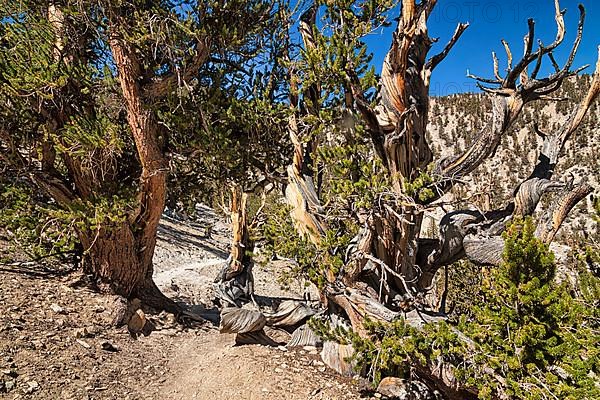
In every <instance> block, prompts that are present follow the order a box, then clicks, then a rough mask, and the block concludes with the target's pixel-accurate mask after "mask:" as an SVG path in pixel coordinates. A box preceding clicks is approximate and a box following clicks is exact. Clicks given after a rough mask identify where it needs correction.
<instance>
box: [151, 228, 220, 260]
mask: <svg viewBox="0 0 600 400" xmlns="http://www.w3.org/2000/svg"><path fill="white" fill-rule="evenodd" d="M192 229H193V228H190V229H189V230H184V229H181V228H178V227H176V226H174V225H172V224H166V223H161V224H160V225H159V227H158V236H159V238H160V239H162V240H165V241H167V242H169V243H172V244H186V245H191V246H194V247H198V248H200V249H202V250H204V251H206V252H208V253H210V254H212V255H214V256H216V257H218V258H223V259H225V258H227V255H228V253H227V252H226V251H224V250H221V249H219V248H217V247H215V246H211V245H210V244H209V243H207V242H209V241H210V236H209V235H206V234H201V233H200V232H199V231H197V230H196V232H191V230H192Z"/></svg>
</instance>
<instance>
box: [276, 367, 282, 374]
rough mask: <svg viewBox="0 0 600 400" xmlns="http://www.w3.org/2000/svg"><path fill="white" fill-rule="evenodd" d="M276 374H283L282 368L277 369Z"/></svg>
mask: <svg viewBox="0 0 600 400" xmlns="http://www.w3.org/2000/svg"><path fill="white" fill-rule="evenodd" d="M275 372H276V373H278V374H282V373H283V370H282V369H281V368H275Z"/></svg>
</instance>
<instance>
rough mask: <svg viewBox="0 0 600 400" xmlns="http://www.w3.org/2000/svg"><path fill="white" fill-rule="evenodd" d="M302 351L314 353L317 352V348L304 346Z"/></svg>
mask: <svg viewBox="0 0 600 400" xmlns="http://www.w3.org/2000/svg"><path fill="white" fill-rule="evenodd" d="M303 349H304V350H306V351H316V350H317V348H316V347H315V346H304V347H303Z"/></svg>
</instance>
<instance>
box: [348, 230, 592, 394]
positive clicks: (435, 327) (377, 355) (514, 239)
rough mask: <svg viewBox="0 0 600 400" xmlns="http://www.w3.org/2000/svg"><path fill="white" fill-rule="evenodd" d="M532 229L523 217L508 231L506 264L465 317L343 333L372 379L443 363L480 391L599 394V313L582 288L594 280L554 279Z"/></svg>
mask: <svg viewBox="0 0 600 400" xmlns="http://www.w3.org/2000/svg"><path fill="white" fill-rule="evenodd" d="M534 233H535V227H534V225H533V223H532V222H531V220H530V219H526V220H524V221H516V222H515V223H513V224H512V225H511V226H510V228H509V229H508V230H507V231H506V233H505V234H504V239H505V250H504V255H503V259H504V262H503V263H502V265H501V266H500V267H499V268H497V269H493V270H492V271H491V273H490V274H489V276H488V277H487V278H486V279H484V281H483V284H482V287H481V297H482V298H483V299H484V301H483V303H481V304H474V305H473V306H472V309H471V310H470V313H469V315H470V316H471V317H470V318H469V319H467V318H466V317H463V318H461V319H460V321H458V322H457V323H456V324H450V323H447V322H441V323H437V324H429V325H425V326H424V327H423V329H416V328H414V327H410V326H408V325H407V324H405V323H404V321H403V320H398V321H395V322H393V323H392V324H382V323H370V324H369V325H368V329H369V331H370V334H371V336H370V338H368V339H362V338H360V337H358V336H357V335H356V336H355V335H354V334H350V335H351V336H352V337H353V342H354V345H355V347H356V349H357V354H358V357H359V358H360V362H361V363H362V364H363V365H365V366H368V367H369V368H370V371H371V373H372V377H373V378H375V380H379V379H381V378H382V377H383V376H386V375H396V376H398V375H400V376H408V375H409V374H410V373H411V372H414V371H416V372H417V373H418V371H419V370H420V369H421V368H422V367H425V366H427V365H436V364H438V365H449V366H451V368H452V369H453V370H454V371H453V372H454V374H455V376H456V377H457V378H458V379H459V380H461V381H464V382H466V387H468V388H471V389H472V390H473V393H477V396H478V397H479V398H481V399H493V398H516V399H547V398H558V399H596V398H599V397H600V386H599V385H598V380H599V376H600V345H599V344H600V324H599V321H600V319H599V317H600V312H599V311H598V304H597V297H596V300H594V296H589V293H590V287H591V286H593V287H595V288H596V290H597V288H598V279H597V278H595V277H593V276H588V279H586V282H587V286H586V288H587V289H586V292H587V294H588V295H585V294H582V295H577V294H575V291H574V290H573V289H572V288H571V287H570V286H569V284H568V283H566V282H557V280H556V274H555V273H556V266H555V263H554V256H553V254H552V253H551V252H550V251H549V249H548V246H546V245H545V244H543V243H541V242H540V241H539V240H538V239H537V238H536V237H535V235H534ZM592 291H593V290H592ZM411 363H412V364H411Z"/></svg>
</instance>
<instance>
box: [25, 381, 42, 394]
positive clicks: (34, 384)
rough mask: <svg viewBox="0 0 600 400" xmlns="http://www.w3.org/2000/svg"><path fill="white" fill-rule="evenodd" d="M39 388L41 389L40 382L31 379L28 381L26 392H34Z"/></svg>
mask: <svg viewBox="0 0 600 400" xmlns="http://www.w3.org/2000/svg"><path fill="white" fill-rule="evenodd" d="M39 389H40V384H39V383H37V382H36V381H29V382H27V388H26V389H25V393H27V394H29V393H33V392H35V391H36V390H39Z"/></svg>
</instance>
